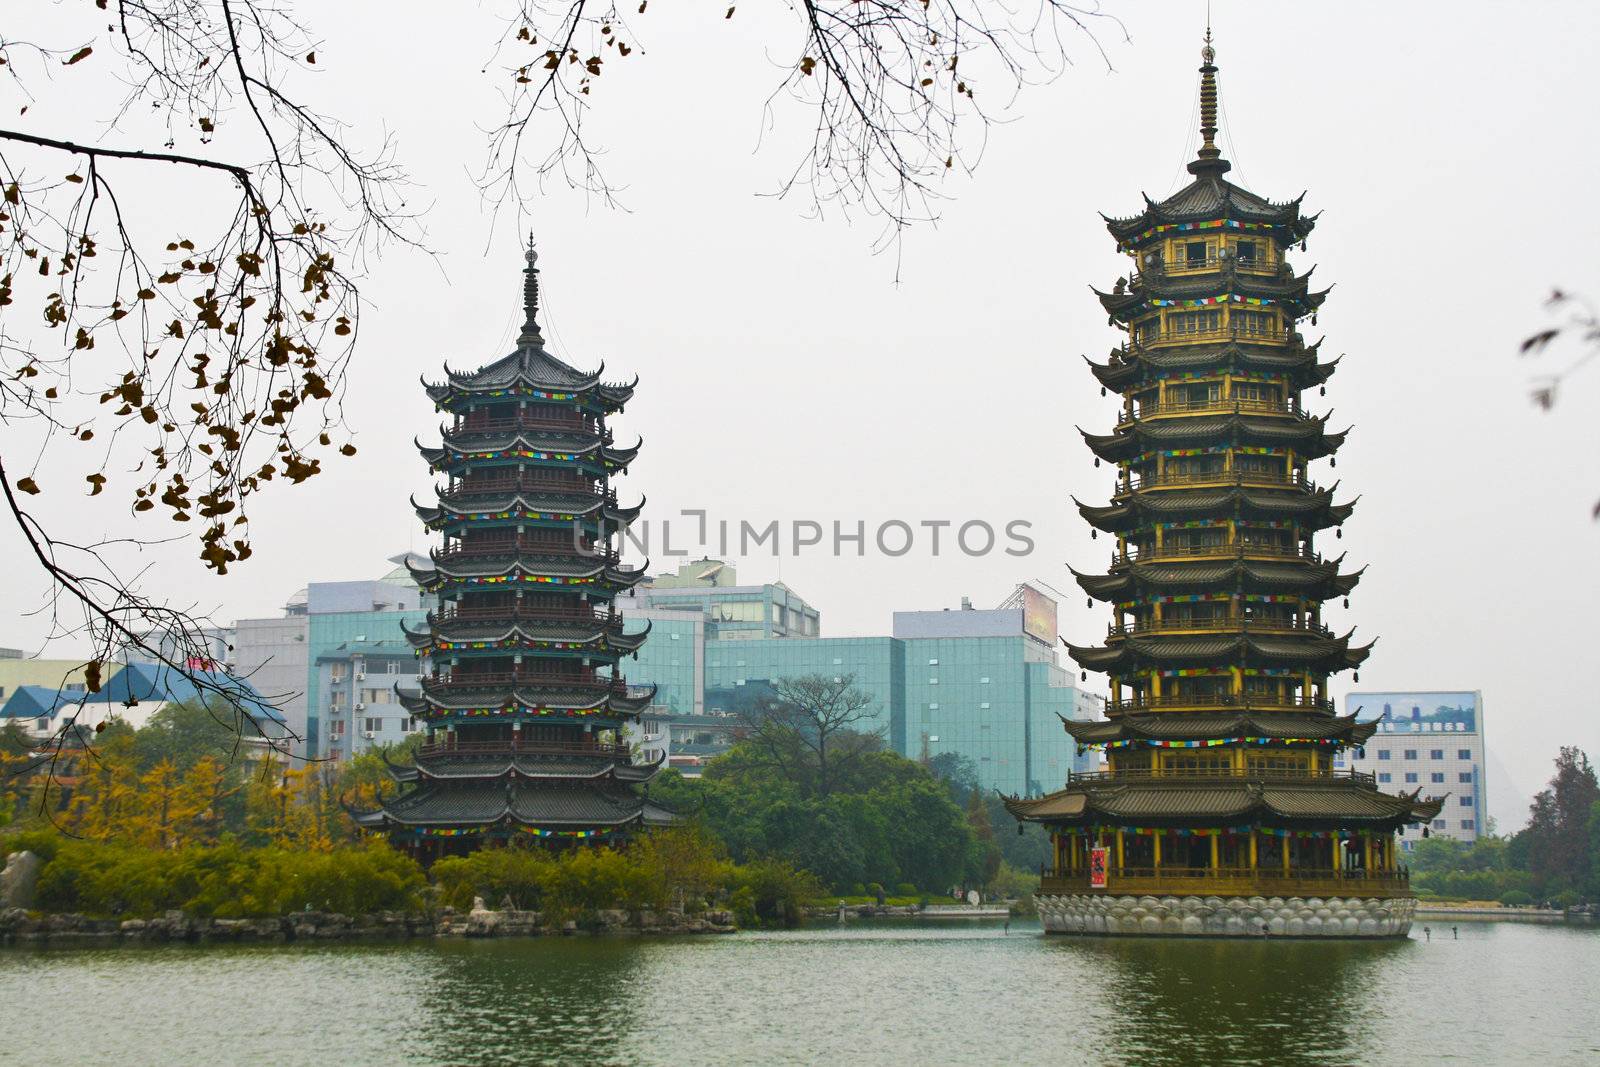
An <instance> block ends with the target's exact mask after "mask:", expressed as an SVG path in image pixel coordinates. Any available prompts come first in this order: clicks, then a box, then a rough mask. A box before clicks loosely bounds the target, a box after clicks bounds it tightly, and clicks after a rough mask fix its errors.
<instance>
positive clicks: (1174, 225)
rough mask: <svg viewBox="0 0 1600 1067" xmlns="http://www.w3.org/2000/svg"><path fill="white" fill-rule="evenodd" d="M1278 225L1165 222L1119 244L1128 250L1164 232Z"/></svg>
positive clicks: (1266, 230)
mask: <svg viewBox="0 0 1600 1067" xmlns="http://www.w3.org/2000/svg"><path fill="white" fill-rule="evenodd" d="M1277 228H1278V227H1276V226H1274V225H1272V224H1271V223H1269V222H1241V221H1239V220H1238V219H1207V220H1205V221H1204V222H1163V223H1160V224H1159V225H1156V226H1152V227H1150V228H1149V229H1148V230H1143V231H1141V232H1139V233H1136V234H1134V235H1133V236H1132V237H1129V238H1127V239H1126V240H1124V241H1123V242H1122V243H1121V244H1119V245H1117V249H1118V251H1121V252H1126V251H1128V250H1129V249H1131V248H1132V247H1133V246H1134V245H1137V244H1140V243H1142V242H1143V241H1146V240H1148V239H1149V238H1151V237H1155V236H1158V235H1160V234H1164V233H1199V232H1204V231H1206V230H1243V231H1246V232H1249V233H1271V232H1272V231H1273V230H1276V229H1277Z"/></svg>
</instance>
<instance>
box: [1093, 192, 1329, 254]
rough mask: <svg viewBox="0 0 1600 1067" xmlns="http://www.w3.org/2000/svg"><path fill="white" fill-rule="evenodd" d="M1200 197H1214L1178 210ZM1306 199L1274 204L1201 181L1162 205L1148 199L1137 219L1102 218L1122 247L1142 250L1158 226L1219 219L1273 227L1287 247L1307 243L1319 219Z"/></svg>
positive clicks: (1302, 196)
mask: <svg viewBox="0 0 1600 1067" xmlns="http://www.w3.org/2000/svg"><path fill="white" fill-rule="evenodd" d="M1207 182H1212V184H1214V185H1215V188H1214V189H1212V190H1204V189H1202V188H1201V187H1202V186H1203V185H1204V184H1205V183H1207ZM1197 193H1209V194H1210V195H1209V196H1206V197H1204V199H1203V200H1202V202H1201V203H1200V204H1198V205H1196V206H1195V207H1194V208H1192V209H1188V208H1184V207H1180V206H1178V205H1182V204H1184V203H1186V202H1187V201H1188V200H1193V199H1195V198H1196V194H1197ZM1304 198H1305V194H1304V193H1301V194H1300V196H1298V197H1296V198H1295V199H1293V200H1291V201H1288V202H1286V203H1274V202H1272V201H1269V200H1266V199H1264V198H1262V197H1258V196H1256V195H1255V194H1253V193H1249V192H1247V191H1246V190H1244V189H1242V188H1240V187H1239V186H1236V185H1234V184H1233V183H1231V182H1227V181H1220V180H1216V181H1213V180H1212V179H1209V178H1198V179H1197V180H1196V181H1194V182H1191V183H1189V185H1187V186H1185V187H1184V188H1183V189H1180V190H1179V191H1178V192H1176V193H1174V194H1173V195H1172V196H1169V197H1167V199H1165V200H1163V201H1161V202H1159V203H1158V202H1156V201H1154V200H1152V199H1150V197H1148V196H1145V197H1144V205H1145V206H1144V210H1143V211H1141V212H1139V213H1138V214H1137V215H1129V216H1125V217H1120V218H1115V217H1111V216H1107V215H1101V216H1100V217H1101V218H1102V219H1104V220H1105V224H1106V230H1107V231H1108V232H1109V233H1110V234H1111V236H1112V237H1114V238H1115V239H1116V241H1117V244H1118V246H1119V247H1120V246H1126V247H1140V248H1142V247H1143V246H1144V243H1145V241H1146V240H1153V239H1155V238H1154V237H1153V236H1152V237H1149V238H1142V239H1141V237H1140V235H1142V234H1144V233H1145V231H1147V230H1149V229H1151V228H1153V227H1156V226H1164V225H1171V224H1182V223H1186V222H1191V223H1199V222H1211V221H1213V220H1217V219H1227V220H1232V221H1235V222H1251V223H1260V224H1264V225H1267V226H1270V227H1272V228H1273V229H1272V231H1269V232H1270V233H1271V235H1272V236H1273V238H1274V239H1275V240H1277V241H1278V242H1279V244H1280V245H1287V244H1293V243H1295V242H1297V241H1303V240H1305V238H1306V237H1307V235H1309V234H1310V233H1311V230H1312V228H1313V227H1314V226H1315V225H1316V218H1317V217H1316V216H1315V215H1304V214H1302V213H1301V211H1300V204H1301V201H1302V200H1303V199H1304ZM1278 230H1281V231H1283V232H1282V233H1281V234H1279V233H1277V232H1275V231H1278ZM1201 232H1203V231H1201ZM1258 232H1259V231H1258ZM1162 236H1165V235H1162ZM1130 242H1131V244H1130Z"/></svg>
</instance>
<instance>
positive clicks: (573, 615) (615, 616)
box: [433, 603, 622, 627]
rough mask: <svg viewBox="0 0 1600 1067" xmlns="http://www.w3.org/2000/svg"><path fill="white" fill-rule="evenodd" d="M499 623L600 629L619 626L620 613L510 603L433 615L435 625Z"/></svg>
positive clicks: (438, 612) (460, 608) (464, 608)
mask: <svg viewBox="0 0 1600 1067" xmlns="http://www.w3.org/2000/svg"><path fill="white" fill-rule="evenodd" d="M501 619H534V620H543V619H548V620H550V621H552V622H566V621H577V622H594V623H599V624H600V625H602V626H607V627H610V626H617V625H621V623H622V613H621V612H620V611H616V610H613V609H607V610H604V611H596V610H592V609H584V608H581V607H578V606H577V605H575V604H574V605H569V606H556V605H541V604H517V603H511V604H506V605H504V606H497V607H453V608H446V609H445V610H443V611H436V612H434V613H433V621H434V622H436V623H448V622H498V621H499V620H501Z"/></svg>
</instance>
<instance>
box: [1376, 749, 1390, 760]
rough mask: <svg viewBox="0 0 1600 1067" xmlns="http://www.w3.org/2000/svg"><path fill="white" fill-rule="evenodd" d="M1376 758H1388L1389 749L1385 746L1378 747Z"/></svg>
mask: <svg viewBox="0 0 1600 1067" xmlns="http://www.w3.org/2000/svg"><path fill="white" fill-rule="evenodd" d="M1378 758H1379V759H1388V758H1389V750H1388V749H1386V748H1380V749H1378Z"/></svg>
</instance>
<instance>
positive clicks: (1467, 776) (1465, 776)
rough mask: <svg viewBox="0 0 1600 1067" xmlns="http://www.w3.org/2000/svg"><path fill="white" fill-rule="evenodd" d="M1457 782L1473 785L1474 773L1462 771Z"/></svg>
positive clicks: (1457, 777) (1457, 776)
mask: <svg viewBox="0 0 1600 1067" xmlns="http://www.w3.org/2000/svg"><path fill="white" fill-rule="evenodd" d="M1456 781H1458V782H1465V783H1467V784H1468V785H1470V784H1471V783H1472V772H1471V771H1462V772H1461V773H1460V774H1458V775H1456Z"/></svg>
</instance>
